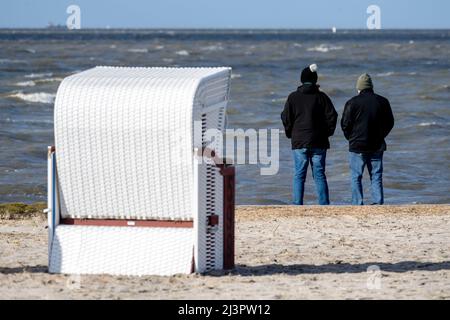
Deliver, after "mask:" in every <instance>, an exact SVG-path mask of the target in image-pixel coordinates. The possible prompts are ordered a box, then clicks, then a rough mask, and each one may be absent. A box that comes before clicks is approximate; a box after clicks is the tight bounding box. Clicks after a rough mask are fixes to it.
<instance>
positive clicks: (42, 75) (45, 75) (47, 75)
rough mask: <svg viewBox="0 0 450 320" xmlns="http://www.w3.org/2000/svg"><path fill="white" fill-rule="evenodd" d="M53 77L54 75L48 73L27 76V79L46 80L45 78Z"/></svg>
mask: <svg viewBox="0 0 450 320" xmlns="http://www.w3.org/2000/svg"><path fill="white" fill-rule="evenodd" d="M51 76H53V73H51V72H48V73H31V74H27V75H26V76H25V78H28V79H36V78H45V77H51Z"/></svg>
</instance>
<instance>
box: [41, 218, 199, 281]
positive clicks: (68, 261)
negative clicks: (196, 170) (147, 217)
mask: <svg viewBox="0 0 450 320" xmlns="http://www.w3.org/2000/svg"><path fill="white" fill-rule="evenodd" d="M193 236H194V233H193V229H189V228H186V229H184V228H141V227H94V226H67V225H59V226H58V227H57V228H56V231H55V237H54V241H53V244H52V250H51V256H50V268H49V271H50V273H67V274H112V275H130V276H142V275H173V274H188V273H190V272H191V267H192V252H193Z"/></svg>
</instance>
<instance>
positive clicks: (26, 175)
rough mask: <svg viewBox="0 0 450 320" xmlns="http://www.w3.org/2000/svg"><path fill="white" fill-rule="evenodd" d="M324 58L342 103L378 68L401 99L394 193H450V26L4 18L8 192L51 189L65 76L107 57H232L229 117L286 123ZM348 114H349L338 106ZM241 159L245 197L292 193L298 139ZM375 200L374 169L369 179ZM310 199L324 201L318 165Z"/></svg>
mask: <svg viewBox="0 0 450 320" xmlns="http://www.w3.org/2000/svg"><path fill="white" fill-rule="evenodd" d="M311 63H317V64H318V65H319V82H320V85H321V89H322V90H323V91H325V92H327V93H328V94H329V96H330V97H331V99H332V100H333V102H334V104H335V107H336V109H337V111H338V113H339V115H341V114H342V110H343V106H344V104H345V102H346V100H347V99H349V98H351V97H352V96H353V95H355V94H356V92H355V89H354V87H355V81H356V79H357V77H358V76H359V75H360V74H361V73H363V72H368V73H370V74H371V75H372V76H373V78H374V83H375V86H376V91H377V92H378V93H380V94H382V95H384V96H386V97H388V98H389V99H390V101H391V104H392V107H393V111H394V115H395V118H396V125H395V128H394V130H393V132H392V133H391V135H390V136H389V138H388V139H387V143H388V151H387V152H386V154H385V175H384V178H385V180H384V181H385V197H386V202H387V203H389V204H403V203H449V202H450V31H449V30H436V31H433V30H429V31H389V30H386V31H379V32H378V31H377V32H373V31H372V32H369V31H345V30H338V32H337V33H336V34H333V33H331V31H329V30H322V31H320V30H314V31H308V30H301V31H298V30H203V31H199V30H183V31H181V30H79V31H64V30H0V202H12V201H24V202H34V201H44V200H45V198H46V152H47V146H48V145H51V144H53V118H52V116H53V102H54V98H55V94H56V91H57V88H58V85H59V83H60V82H61V80H62V79H63V78H64V77H66V76H68V75H70V74H73V73H75V72H78V71H81V70H85V69H88V68H91V67H94V66H97V65H116V66H117V65H119V66H222V65H226V66H231V67H233V79H232V88H231V101H230V104H229V113H228V127H229V128H243V129H247V128H255V129H260V128H279V129H282V125H281V122H280V112H281V111H282V108H283V106H284V102H285V99H286V97H287V95H288V94H289V93H290V92H291V91H293V90H295V89H296V87H297V86H298V82H299V73H300V70H301V69H302V68H303V67H305V66H306V65H309V64H311ZM339 120H340V118H339ZM347 149H348V147H347V142H346V141H345V139H344V137H343V134H342V131H341V130H340V128H338V129H337V130H336V134H335V136H334V137H333V138H332V139H331V150H330V151H329V152H328V162H327V175H328V180H329V185H330V193H331V200H332V202H333V203H334V204H348V203H349V202H350V196H351V194H350V190H349V189H350V182H349V170H348V164H347V161H348V159H347V158H348V152H347ZM259 169H260V168H259V167H258V166H256V165H240V166H238V168H237V174H238V176H237V203H238V204H283V203H289V202H290V198H291V196H290V193H291V176H292V157H291V150H290V143H289V141H288V140H287V139H286V138H285V137H284V135H283V134H281V135H280V170H279V172H278V174H277V175H276V176H261V175H260V170H259ZM364 183H365V186H366V188H365V189H366V192H365V195H366V199H367V200H368V201H367V202H370V199H369V198H370V190H369V189H368V186H369V179H368V177H367V176H366V177H365V179H364ZM305 200H306V202H307V203H309V204H314V203H315V202H316V197H315V192H314V185H313V183H312V177H311V174H310V173H309V174H308V182H307V186H306V194H305Z"/></svg>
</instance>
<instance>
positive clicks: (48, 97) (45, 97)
mask: <svg viewBox="0 0 450 320" xmlns="http://www.w3.org/2000/svg"><path fill="white" fill-rule="evenodd" d="M8 97H10V98H15V99H18V100H22V101H26V102H33V103H53V102H54V101H55V97H56V95H55V94H53V93H47V92H36V93H23V92H16V93H14V94H11V95H9V96H8Z"/></svg>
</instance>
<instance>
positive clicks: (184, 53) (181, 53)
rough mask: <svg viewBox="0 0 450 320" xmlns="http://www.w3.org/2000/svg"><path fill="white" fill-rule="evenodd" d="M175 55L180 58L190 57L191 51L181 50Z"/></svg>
mask: <svg viewBox="0 0 450 320" xmlns="http://www.w3.org/2000/svg"><path fill="white" fill-rule="evenodd" d="M175 54H177V55H179V56H188V55H189V51H187V50H180V51H177V52H175Z"/></svg>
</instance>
